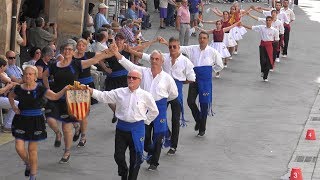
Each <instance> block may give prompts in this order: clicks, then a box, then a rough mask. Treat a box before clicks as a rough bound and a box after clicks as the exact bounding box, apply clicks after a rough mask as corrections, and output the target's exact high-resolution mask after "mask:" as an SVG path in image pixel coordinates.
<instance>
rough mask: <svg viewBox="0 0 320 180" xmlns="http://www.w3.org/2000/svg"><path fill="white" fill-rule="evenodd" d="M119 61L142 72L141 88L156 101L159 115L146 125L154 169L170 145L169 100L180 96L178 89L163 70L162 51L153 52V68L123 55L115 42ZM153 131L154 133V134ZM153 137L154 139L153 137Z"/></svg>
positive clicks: (149, 152)
mask: <svg viewBox="0 0 320 180" xmlns="http://www.w3.org/2000/svg"><path fill="white" fill-rule="evenodd" d="M111 49H112V50H113V52H114V53H115V57H116V58H117V59H118V60H119V63H120V64H121V65H122V66H123V67H124V68H125V69H127V70H128V71H131V70H133V69H136V70H138V71H139V72H141V73H142V77H143V79H142V82H141V88H142V89H144V90H146V91H148V92H150V93H151V94H152V97H153V98H154V100H155V101H156V104H157V107H158V110H159V115H158V116H157V118H156V119H155V120H154V121H153V122H152V123H151V124H150V125H146V138H145V150H146V151H147V152H148V155H151V158H150V160H149V161H148V163H150V166H149V167H148V170H150V171H154V170H156V169H157V166H158V165H159V158H160V153H161V148H162V146H163V145H164V146H169V144H168V143H169V142H168V139H170V135H169V131H168V125H167V101H171V100H173V99H176V98H177V97H178V89H177V86H176V84H175V82H174V80H173V78H172V77H171V76H170V75H169V74H168V73H166V72H164V71H163V70H162V65H163V61H164V60H163V56H162V54H161V52H160V51H158V50H154V51H153V52H152V53H151V56H150V59H151V68H147V67H141V66H138V65H135V64H133V63H132V62H131V61H129V60H128V59H126V58H125V57H123V56H122V55H121V54H120V53H119V52H118V48H117V46H116V45H115V44H113V45H112V46H111ZM152 131H153V135H151V134H152ZM151 138H152V139H151Z"/></svg>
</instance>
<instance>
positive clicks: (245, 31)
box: [236, 26, 247, 36]
mask: <svg viewBox="0 0 320 180" xmlns="http://www.w3.org/2000/svg"><path fill="white" fill-rule="evenodd" d="M236 28H238V29H239V32H240V34H241V36H243V35H245V34H246V33H247V30H246V28H244V27H243V26H236Z"/></svg>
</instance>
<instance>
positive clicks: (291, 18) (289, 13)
mask: <svg viewBox="0 0 320 180" xmlns="http://www.w3.org/2000/svg"><path fill="white" fill-rule="evenodd" d="M280 12H283V13H285V14H286V15H287V17H288V21H289V22H290V23H291V21H294V20H296V15H295V14H294V12H293V11H292V9H290V8H288V9H284V8H281V10H280Z"/></svg>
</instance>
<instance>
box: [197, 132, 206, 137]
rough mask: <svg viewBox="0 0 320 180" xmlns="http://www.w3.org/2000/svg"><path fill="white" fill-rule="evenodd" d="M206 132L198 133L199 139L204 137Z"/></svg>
mask: <svg viewBox="0 0 320 180" xmlns="http://www.w3.org/2000/svg"><path fill="white" fill-rule="evenodd" d="M204 134H205V131H201V132H199V133H198V135H197V137H204Z"/></svg>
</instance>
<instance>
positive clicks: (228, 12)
mask: <svg viewBox="0 0 320 180" xmlns="http://www.w3.org/2000/svg"><path fill="white" fill-rule="evenodd" d="M224 13H227V14H228V15H230V12H229V11H223V12H222V14H224Z"/></svg>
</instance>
